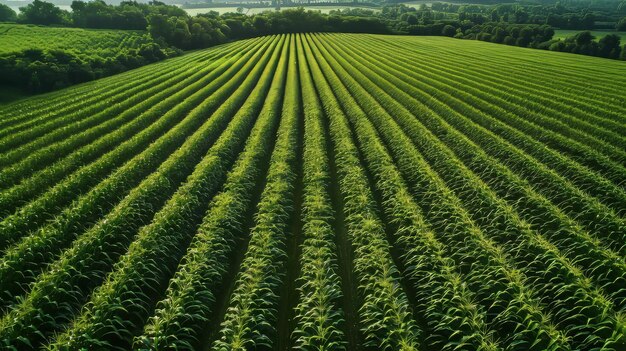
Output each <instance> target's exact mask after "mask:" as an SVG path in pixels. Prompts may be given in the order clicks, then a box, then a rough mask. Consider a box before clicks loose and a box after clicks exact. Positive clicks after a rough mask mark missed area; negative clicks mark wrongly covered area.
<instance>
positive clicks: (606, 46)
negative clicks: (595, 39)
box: [598, 34, 621, 59]
mask: <svg viewBox="0 0 626 351" xmlns="http://www.w3.org/2000/svg"><path fill="white" fill-rule="evenodd" d="M598 44H599V49H598V55H599V56H601V57H606V58H612V59H617V58H619V56H620V51H621V47H620V37H619V35H616V34H608V35H606V36H604V37H603V38H601V39H600V41H599V43H598Z"/></svg>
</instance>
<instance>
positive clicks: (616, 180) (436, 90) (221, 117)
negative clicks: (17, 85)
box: [0, 34, 626, 351]
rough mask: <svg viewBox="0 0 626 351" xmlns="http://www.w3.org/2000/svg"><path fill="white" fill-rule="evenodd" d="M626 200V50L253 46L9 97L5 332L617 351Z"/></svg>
mask: <svg viewBox="0 0 626 351" xmlns="http://www.w3.org/2000/svg"><path fill="white" fill-rule="evenodd" d="M590 76H591V77H592V78H590ZM625 215H626V65H624V63H621V62H617V61H605V60H602V59H598V58H591V57H585V56H577V55H567V54H560V53H553V52H544V51H540V50H526V49H522V48H514V47H507V46H505V45H491V44H489V43H483V42H479V41H458V40H454V39H450V38H443V37H400V36H394V37H391V36H377V35H364V34H291V35H279V36H268V37H260V38H255V39H249V40H243V41H238V42H234V43H230V44H226V45H222V46H218V47H215V48H212V49H208V50H202V51H195V52H191V53H187V54H185V55H183V56H182V57H179V58H175V59H170V60H166V61H164V62H160V63H156V64H153V65H149V66H145V67H142V68H140V69H136V70H133V71H129V72H126V73H123V74H119V75H116V76H113V77H109V78H105V79H101V80H98V81H95V82H91V83H87V84H83V85H78V86H75V87H72V88H69V89H65V90H61V91H57V92H54V93H49V94H46V95H43V96H37V97H32V98H28V99H25V100H22V101H18V102H14V103H12V104H9V105H5V106H2V107H0V256H1V258H0V316H1V319H0V348H1V349H7V350H35V349H46V350H131V349H134V350H219V351H221V350H290V349H298V350H389V351H396V350H407V351H408V350H490V351H491V350H494V351H495V350H520V351H531V350H532V351H534V350H617V351H619V350H622V351H623V350H626V219H625Z"/></svg>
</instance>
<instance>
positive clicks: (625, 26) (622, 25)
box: [615, 17, 626, 31]
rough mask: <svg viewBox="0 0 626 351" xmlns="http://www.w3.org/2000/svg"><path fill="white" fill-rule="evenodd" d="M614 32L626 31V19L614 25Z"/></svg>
mask: <svg viewBox="0 0 626 351" xmlns="http://www.w3.org/2000/svg"><path fill="white" fill-rule="evenodd" d="M615 30H619V31H626V17H624V18H622V19H621V20H619V22H617V24H616V25H615Z"/></svg>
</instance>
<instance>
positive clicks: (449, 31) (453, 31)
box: [441, 24, 456, 37]
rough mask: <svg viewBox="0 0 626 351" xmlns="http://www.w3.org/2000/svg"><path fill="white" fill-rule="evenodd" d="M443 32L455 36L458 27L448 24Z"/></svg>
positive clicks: (448, 35)
mask: <svg viewBox="0 0 626 351" xmlns="http://www.w3.org/2000/svg"><path fill="white" fill-rule="evenodd" d="M441 34H443V35H445V36H447V37H453V36H454V35H455V34H456V28H454V27H453V26H451V25H449V24H446V25H445V26H444V27H443V31H442V32H441Z"/></svg>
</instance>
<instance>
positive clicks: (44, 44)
mask: <svg viewBox="0 0 626 351" xmlns="http://www.w3.org/2000/svg"><path fill="white" fill-rule="evenodd" d="M149 41H150V39H149V38H148V37H147V36H146V35H145V32H141V31H121V30H106V29H81V28H54V27H43V26H35V25H22V24H8V23H4V24H3V23H0V55H2V54H7V53H10V52H16V51H22V50H26V49H57V50H65V51H69V52H72V53H75V54H78V55H79V56H80V55H83V54H87V55H98V56H102V57H107V56H110V55H114V54H115V53H116V52H119V50H120V49H121V48H129V47H138V46H140V45H141V44H143V43H147V42H149Z"/></svg>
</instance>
